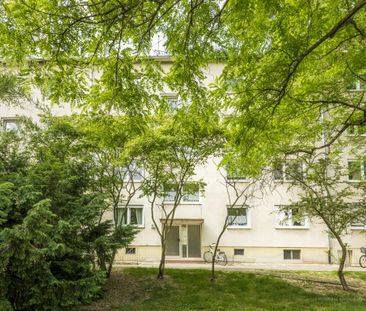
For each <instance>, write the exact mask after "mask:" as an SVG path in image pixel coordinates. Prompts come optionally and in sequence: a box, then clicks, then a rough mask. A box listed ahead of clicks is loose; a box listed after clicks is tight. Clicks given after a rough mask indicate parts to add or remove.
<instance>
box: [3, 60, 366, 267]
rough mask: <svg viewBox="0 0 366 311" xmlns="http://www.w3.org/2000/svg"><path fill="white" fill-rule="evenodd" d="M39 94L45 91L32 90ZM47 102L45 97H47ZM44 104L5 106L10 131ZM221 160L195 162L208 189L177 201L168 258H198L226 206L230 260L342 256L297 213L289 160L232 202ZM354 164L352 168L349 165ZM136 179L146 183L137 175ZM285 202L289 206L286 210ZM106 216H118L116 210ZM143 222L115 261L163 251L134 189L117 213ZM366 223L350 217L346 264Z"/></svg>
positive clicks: (357, 172) (354, 259)
mask: <svg viewBox="0 0 366 311" xmlns="http://www.w3.org/2000/svg"><path fill="white" fill-rule="evenodd" d="M161 63H162V66H163V67H165V68H166V69H167V70H168V68H169V67H170V66H171V64H172V63H171V60H170V59H169V58H166V57H162V58H161ZM222 68H223V65H221V64H211V65H210V66H208V68H207V70H206V77H207V78H206V81H205V82H206V83H207V84H209V83H211V82H213V81H214V79H215V77H217V76H218V75H219V74H220V72H221V70H222ZM163 95H164V96H167V97H168V98H169V100H170V101H171V103H172V105H176V104H177V100H178V99H177V97H176V96H175V94H173V93H171V92H170V91H169V90H168V89H167V90H166V92H165V93H164V94H163ZM33 96H34V98H35V99H41V98H42V97H41V95H40V94H39V93H38V92H37V91H34V93H33ZM45 104H46V105H47V102H45ZM51 110H52V112H53V113H54V114H56V115H63V114H69V113H71V112H72V110H71V108H70V107H69V106H68V105H65V106H64V107H56V106H55V107H52V108H51ZM39 112H40V111H39V110H38V109H37V108H36V107H35V106H33V105H32V104H27V105H24V107H7V106H0V118H1V120H2V124H3V129H4V130H12V129H16V127H17V118H19V117H20V116H28V117H32V118H33V119H35V120H37V118H38V114H39ZM219 160H220V159H215V158H210V159H209V160H208V161H207V163H206V164H205V165H204V166H201V167H198V168H197V169H196V178H197V180H202V181H203V182H204V183H205V188H204V189H197V191H196V193H190V194H189V195H185V196H184V197H183V200H182V202H181V204H180V206H179V207H178V208H177V211H176V214H175V219H174V221H173V226H172V229H171V231H170V233H169V236H168V240H167V259H180V258H181V259H186V260H199V259H201V258H202V255H203V253H204V251H205V250H207V249H208V246H209V245H210V244H211V243H213V242H215V241H216V239H217V236H218V235H219V233H220V231H221V229H222V226H223V224H224V221H225V218H226V216H227V213H232V215H231V216H230V217H233V221H232V224H231V225H230V226H229V227H228V228H227V230H226V231H225V233H224V235H223V237H222V239H221V242H220V249H221V250H222V251H225V252H226V254H227V256H228V259H229V261H231V260H232V261H238V262H263V263H264V262H271V263H324V264H326V263H330V262H333V263H334V262H337V260H338V258H339V256H340V247H339V245H338V243H337V241H336V240H334V239H332V238H331V237H330V236H329V235H328V234H327V231H326V226H325V225H324V224H323V223H322V222H321V221H320V220H317V219H308V218H307V217H302V218H301V219H299V218H298V217H296V210H295V209H292V208H291V202H292V201H293V200H296V191H294V190H291V189H289V180H288V177H287V176H286V170H285V168H284V167H282V168H280V169H279V170H277V171H276V172H275V174H274V176H273V180H272V181H271V182H269V183H268V184H267V185H266V186H264V187H262V188H261V189H259V190H258V191H259V192H260V193H258V195H256V196H253V198H251V199H250V200H248V202H245V208H244V209H243V208H240V209H239V208H238V209H237V210H235V208H230V210H229V209H228V205H229V198H228V195H227V189H226V186H225V182H224V180H223V177H222V173H223V172H220V171H219V170H218V168H217V163H218V162H219ZM344 164H345V167H349V168H350V173H349V176H348V179H349V180H350V181H354V182H357V180H361V179H365V178H366V176H365V167H364V166H363V165H364V164H363V163H362V162H361V163H360V162H357V163H353V162H352V160H349V159H344ZM351 168H352V169H351ZM135 178H136V180H135V182H136V183H139V182H141V179H140V178H139V176H138V174H137V175H136V176H135ZM232 178H236V182H237V184H239V185H240V184H241V185H245V184H247V183H248V182H249V181H248V180H247V179H245V177H241V176H235V177H232ZM173 197H174V194H173V193H171V194H170V195H168V196H167V197H166V198H165V202H164V204H166V206H167V207H169V204H171V203H172V202H171V201H170V200H171V199H172V198H173ZM280 206H288V209H287V210H285V211H283V209H282V211H281V212H280V210H279V207H280ZM154 209H155V210H154V212H155V215H157V217H156V219H158V225H160V226H163V225H164V221H165V219H164V214H163V213H162V211H161V209H160V208H159V206H158V205H156V206H154ZM106 217H112V213H110V214H107V215H106ZM118 221H121V222H122V223H123V224H130V225H133V226H136V227H137V228H138V229H139V233H138V234H137V236H136V238H135V239H134V241H133V243H132V244H131V245H129V247H127V248H126V249H122V250H121V251H120V252H119V254H118V256H117V261H132V262H141V261H153V260H158V259H159V258H160V252H161V247H160V238H159V235H158V233H157V228H156V227H155V225H154V223H153V221H152V218H151V207H150V204H149V202H148V200H147V198H144V197H139V196H138V195H137V196H135V197H134V198H133V199H132V201H131V203H130V204H129V206H128V207H127V208H126V209H124V208H121V209H120V213H119V220H118ZM365 229H366V227H365V225H364V224H361V223H359V224H357V223H356V224H352V225H351V226H350V228H349V230H348V235H347V236H346V238H345V240H346V242H347V245H348V249H349V251H348V258H347V264H348V265H357V264H358V258H359V257H360V255H361V253H360V250H359V249H360V247H362V246H365V245H366V235H365V233H364V232H363V230H365Z"/></svg>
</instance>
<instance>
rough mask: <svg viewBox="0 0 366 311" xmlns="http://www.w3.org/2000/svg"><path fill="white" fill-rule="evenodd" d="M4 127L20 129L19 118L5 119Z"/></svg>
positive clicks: (9, 129)
mask: <svg viewBox="0 0 366 311" xmlns="http://www.w3.org/2000/svg"><path fill="white" fill-rule="evenodd" d="M3 128H4V130H5V131H17V130H19V120H18V119H15V118H9V119H3Z"/></svg>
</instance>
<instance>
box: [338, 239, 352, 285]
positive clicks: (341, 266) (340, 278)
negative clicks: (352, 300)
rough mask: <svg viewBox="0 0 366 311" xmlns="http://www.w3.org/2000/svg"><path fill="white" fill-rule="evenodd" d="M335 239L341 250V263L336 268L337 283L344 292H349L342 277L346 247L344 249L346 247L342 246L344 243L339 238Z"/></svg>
mask: <svg viewBox="0 0 366 311" xmlns="http://www.w3.org/2000/svg"><path fill="white" fill-rule="evenodd" d="M336 238H337V241H338V243H339V245H340V246H341V249H342V257H341V261H340V263H339V267H338V271H337V274H338V278H339V281H340V282H341V285H342V288H343V289H344V290H347V291H350V290H351V289H350V288H349V286H348V284H347V281H346V278H345V277H344V272H343V269H344V265H345V263H346V258H347V247H346V245H344V243H343V241H342V239H341V238H340V237H338V236H337V237H336Z"/></svg>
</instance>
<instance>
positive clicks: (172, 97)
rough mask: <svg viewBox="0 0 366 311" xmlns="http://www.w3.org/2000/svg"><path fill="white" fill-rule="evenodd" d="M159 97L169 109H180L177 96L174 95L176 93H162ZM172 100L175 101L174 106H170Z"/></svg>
mask: <svg viewBox="0 0 366 311" xmlns="http://www.w3.org/2000/svg"><path fill="white" fill-rule="evenodd" d="M161 96H162V97H163V98H164V99H165V100H166V101H167V102H168V105H169V108H171V109H172V110H177V109H179V108H181V102H180V100H179V96H178V94H176V93H163V94H162V95H161ZM172 100H174V101H175V104H174V105H171V101H172Z"/></svg>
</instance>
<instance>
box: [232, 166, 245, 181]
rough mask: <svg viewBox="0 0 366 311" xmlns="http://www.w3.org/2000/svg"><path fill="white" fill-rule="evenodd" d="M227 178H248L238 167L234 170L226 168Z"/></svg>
mask: <svg viewBox="0 0 366 311" xmlns="http://www.w3.org/2000/svg"><path fill="white" fill-rule="evenodd" d="M227 178H228V179H231V180H248V177H247V176H245V174H243V173H242V172H241V171H240V170H239V169H238V168H236V169H234V170H230V171H229V169H227Z"/></svg>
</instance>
